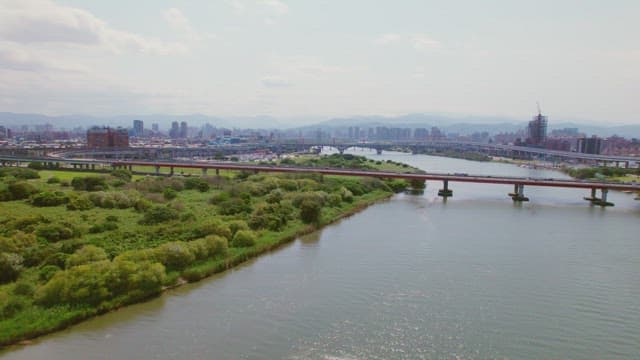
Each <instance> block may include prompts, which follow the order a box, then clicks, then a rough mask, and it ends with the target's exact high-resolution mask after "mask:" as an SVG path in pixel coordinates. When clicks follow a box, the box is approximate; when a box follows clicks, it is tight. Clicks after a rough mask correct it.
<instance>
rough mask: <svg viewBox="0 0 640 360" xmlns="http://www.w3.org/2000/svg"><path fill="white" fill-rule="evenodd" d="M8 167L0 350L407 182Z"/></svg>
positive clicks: (195, 276)
mask: <svg viewBox="0 0 640 360" xmlns="http://www.w3.org/2000/svg"><path fill="white" fill-rule="evenodd" d="M378 165H380V164H378ZM385 166H386V165H385ZM394 166H398V165H394ZM400 167H402V168H403V169H406V168H405V167H403V166H401V165H400ZM7 169H8V170H7ZM14 169H15V168H14ZM14 169H9V168H0V199H1V200H2V201H0V224H1V225H2V226H1V227H0V345H6V344H11V343H15V342H17V341H20V340H24V339H29V338H32V337H35V336H38V335H41V334H45V333H48V332H51V331H55V330H57V329H61V328H64V327H66V326H69V325H70V324H73V323H76V322H78V321H81V320H82V319H86V318H87V317H90V316H94V315H96V314H100V313H104V312H106V311H110V310H112V309H115V308H118V307H121V306H124V305H126V304H130V303H134V302H139V301H143V300H145V299H147V298H150V297H153V296H156V295H157V294H158V293H160V292H161V291H162V290H163V289H165V288H167V287H172V286H175V285H177V284H180V283H183V282H184V281H197V280H199V279H202V278H204V277H206V276H209V275H211V274H213V273H216V272H220V271H224V270H226V269H228V268H230V267H233V266H235V265H237V264H239V263H241V262H243V261H246V260H247V259H249V258H251V257H254V256H257V255H259V254H262V253H264V252H265V251H270V250H272V249H274V248H277V247H278V246H280V245H281V244H283V243H286V242H288V241H291V240H293V239H294V238H295V237H296V236H299V235H301V234H305V233H308V232H311V231H314V230H315V229H317V228H319V227H321V226H323V225H326V224H328V223H331V222H333V221H335V220H336V219H339V218H340V217H343V216H347V215H349V214H352V213H354V212H356V211H358V210H360V209H362V208H363V207H365V206H367V205H369V204H372V203H374V202H376V201H379V200H381V199H384V198H387V197H389V196H391V195H392V194H393V192H394V191H396V192H397V191H401V190H402V189H404V188H405V187H406V186H407V184H406V183H404V182H402V181H399V180H393V181H382V180H379V179H369V178H350V177H337V176H321V175H317V174H308V175H272V174H258V175H255V174H248V173H243V172H230V171H224V172H221V174H220V176H206V177H202V176H194V175H195V174H190V175H189V176H174V177H166V176H164V177H155V176H135V175H133V176H132V175H131V174H129V173H128V172H126V171H116V172H113V173H111V174H105V173H91V172H78V171H63V170H41V171H38V172H36V171H31V170H27V169H18V170H14ZM387 169H388V168H387ZM133 170H134V171H144V169H133ZM198 173H199V174H200V171H199V170H198Z"/></svg>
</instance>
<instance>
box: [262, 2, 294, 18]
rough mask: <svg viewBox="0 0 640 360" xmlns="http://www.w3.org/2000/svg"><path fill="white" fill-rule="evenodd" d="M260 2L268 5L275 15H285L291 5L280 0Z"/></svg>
mask: <svg viewBox="0 0 640 360" xmlns="http://www.w3.org/2000/svg"><path fill="white" fill-rule="evenodd" d="M260 4H262V5H264V6H266V7H268V8H269V9H270V10H271V11H272V12H273V13H274V14H275V15H285V14H287V13H288V12H289V6H287V4H285V3H283V2H282V1H280V0H261V1H260Z"/></svg>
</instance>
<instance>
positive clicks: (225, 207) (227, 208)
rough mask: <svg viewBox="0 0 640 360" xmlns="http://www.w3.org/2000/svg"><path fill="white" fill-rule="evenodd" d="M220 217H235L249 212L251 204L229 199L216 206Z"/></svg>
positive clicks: (247, 201) (242, 200)
mask: <svg viewBox="0 0 640 360" xmlns="http://www.w3.org/2000/svg"><path fill="white" fill-rule="evenodd" d="M218 212H219V213H220V214H221V215H236V214H241V213H248V212H251V202H250V201H249V200H246V199H241V198H237V197H236V198H231V199H229V200H225V201H223V202H221V203H219V204H218Z"/></svg>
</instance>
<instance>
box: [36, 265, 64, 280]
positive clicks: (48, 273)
mask: <svg viewBox="0 0 640 360" xmlns="http://www.w3.org/2000/svg"><path fill="white" fill-rule="evenodd" d="M58 271H60V268H59V267H58V266H56V265H45V266H43V267H41V268H40V270H38V278H39V279H40V280H42V281H49V279H51V277H53V275H54V274H55V273H57V272H58Z"/></svg>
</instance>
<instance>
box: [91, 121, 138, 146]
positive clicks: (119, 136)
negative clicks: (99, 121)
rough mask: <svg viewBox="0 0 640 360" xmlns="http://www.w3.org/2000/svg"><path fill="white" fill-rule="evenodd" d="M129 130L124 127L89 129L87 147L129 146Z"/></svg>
mask: <svg viewBox="0 0 640 360" xmlns="http://www.w3.org/2000/svg"><path fill="white" fill-rule="evenodd" d="M128 146H129V132H128V131H127V129H124V128H117V129H112V128H110V127H97V126H96V127H92V128H91V129H89V130H87V147H89V148H105V147H128Z"/></svg>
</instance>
